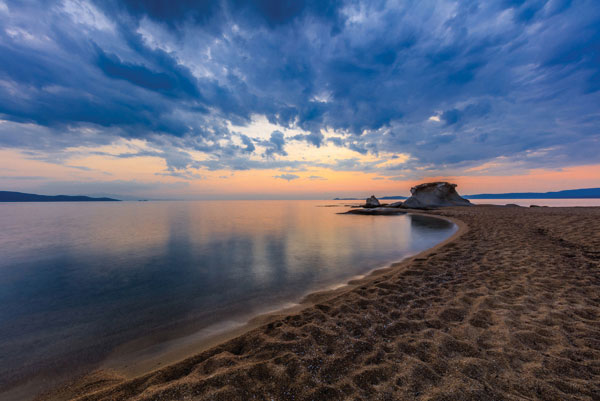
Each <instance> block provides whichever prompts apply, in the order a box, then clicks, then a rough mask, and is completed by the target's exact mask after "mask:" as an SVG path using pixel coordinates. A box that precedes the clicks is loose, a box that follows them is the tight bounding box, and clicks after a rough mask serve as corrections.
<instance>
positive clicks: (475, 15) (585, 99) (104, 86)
mask: <svg viewBox="0 0 600 401" xmlns="http://www.w3.org/2000/svg"><path fill="white" fill-rule="evenodd" d="M0 27H1V28H0V146H1V147H4V148H13V149H20V150H23V151H28V152H36V153H35V155H36V156H35V157H38V158H40V157H41V158H44V157H45V158H46V159H48V160H50V159H53V160H54V161H55V162H56V163H60V162H61V160H65V157H66V156H64V155H65V154H66V153H65V152H68V151H69V149H71V148H74V147H82V146H87V147H89V146H100V145H106V144H108V143H114V142H115V141H118V140H119V139H121V138H125V139H136V138H137V139H143V140H144V141H146V142H147V143H148V146H149V147H150V148H151V149H153V150H151V151H148V150H147V151H146V152H150V153H146V155H151V156H154V157H160V158H162V159H164V160H165V162H166V165H167V167H166V170H165V171H164V172H163V173H160V174H166V175H170V176H175V177H180V178H184V179H195V178H201V177H202V173H199V172H198V171H197V170H202V169H204V170H207V171H211V170H231V171H236V170H248V169H268V168H273V169H283V172H285V171H289V170H285V169H289V168H308V167H310V166H311V165H313V166H317V165H318V166H319V167H321V168H328V169H332V170H346V171H355V170H364V171H376V172H378V173H379V174H380V175H381V176H382V177H391V178H389V179H392V180H393V179H400V177H412V176H417V175H423V174H426V173H431V174H435V173H438V172H448V171H451V172H456V173H466V172H468V171H472V170H469V169H472V168H474V167H475V166H479V165H482V164H484V163H487V162H491V161H494V160H503V161H504V162H505V163H508V162H511V163H514V164H515V165H519V166H520V167H521V168H523V169H527V168H536V167H545V166H554V167H560V166H570V165H582V164H591V163H598V162H600V157H599V156H598V155H599V153H600V152H598V149H599V148H600V146H599V144H600V129H599V127H600V7H598V4H597V0H521V1H497V2H496V1H492V2H488V1H475V0H469V1H455V0H441V1H435V2H434V1H401V2H397V1H391V0H390V1H354V0H352V1H350V0H348V1H340V2H327V1H317V0H314V1H311V0H305V1H292V2H288V1H277V0H255V1H249V0H248V1H243V0H222V1H214V2H211V1H200V2H198V1H178V2H173V1H164V0H155V1H139V0H127V1H116V0H109V1H99V0H98V1H91V0H64V1H47V2H39V1H34V0H29V1H0ZM256 116H261V117H263V118H265V119H266V121H268V123H269V124H271V125H273V126H275V127H278V128H276V129H275V130H274V129H272V128H271V129H270V130H268V131H265V132H262V133H261V134H260V135H250V134H248V133H240V132H238V131H236V130H235V129H233V128H232V127H245V126H249V125H251V124H252V123H253V121H255V120H256ZM288 130H289V132H288ZM301 146H308V147H311V148H314V149H322V148H323V147H324V146H334V147H337V148H343V149H344V150H348V151H349V152H350V151H351V152H353V153H352V154H353V155H355V156H353V157H348V155H345V156H343V157H342V156H340V157H337V158H335V159H333V160H327V161H325V160H320V161H318V162H311V161H310V160H309V159H307V158H306V152H305V151H303V152H304V153H301V152H297V151H295V150H294V149H300V147H301ZM302 149H304V148H302ZM44 153H45V154H46V156H44V155H43V154H44ZM396 153H402V154H406V155H409V156H410V157H409V158H408V159H406V160H404V161H402V162H401V163H400V162H398V163H394V160H393V158H392V156H391V155H394V154H396ZM40 155H41V156H40ZM143 155H144V153H143V152H133V153H132V154H126V153H124V154H120V155H117V156H115V157H120V158H126V157H134V156H135V157H137V156H143ZM199 155H203V156H199ZM32 157H33V156H32ZM364 158H371V159H372V158H377V160H375V161H373V160H371V159H370V161H365V159H364ZM277 177H278V178H283V179H285V180H288V181H289V180H292V179H294V178H298V177H297V176H294V174H289V173H285V174H281V175H279V176H277ZM313 179H314V180H318V178H313Z"/></svg>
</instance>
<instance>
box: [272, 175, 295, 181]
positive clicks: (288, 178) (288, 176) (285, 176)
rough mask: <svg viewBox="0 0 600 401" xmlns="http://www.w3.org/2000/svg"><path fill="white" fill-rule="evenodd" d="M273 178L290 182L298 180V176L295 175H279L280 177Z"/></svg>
mask: <svg viewBox="0 0 600 401" xmlns="http://www.w3.org/2000/svg"><path fill="white" fill-rule="evenodd" d="M273 178H281V179H282V180H286V181H292V180H297V179H298V178H300V176H299V175H296V174H281V175H275V176H273Z"/></svg>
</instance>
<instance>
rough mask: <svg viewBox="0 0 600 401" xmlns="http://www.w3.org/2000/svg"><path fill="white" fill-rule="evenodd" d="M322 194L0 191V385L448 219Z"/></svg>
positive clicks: (367, 255)
mask: <svg viewBox="0 0 600 401" xmlns="http://www.w3.org/2000/svg"><path fill="white" fill-rule="evenodd" d="M332 203H335V202H331V201H326V202H324V201H226V202H212V201H201V202H120V203H16V204H0V227H2V229H1V230H0V389H1V388H4V389H6V388H8V387H9V386H12V385H14V384H15V383H16V382H17V381H22V380H24V379H28V378H31V377H34V376H37V377H39V376H40V375H41V376H46V375H47V376H48V377H52V376H53V375H58V374H66V375H73V374H75V373H76V372H78V371H79V370H78V369H80V368H82V367H90V366H93V365H94V364H96V363H98V362H100V361H101V360H102V359H103V358H105V357H106V356H107V355H108V354H109V353H110V352H111V351H112V350H113V349H114V348H115V347H117V346H119V345H121V344H123V343H126V342H128V341H131V340H133V339H136V338H139V337H141V336H146V335H148V333H165V334H164V335H163V336H162V337H161V338H162V339H163V340H168V339H169V338H170V336H172V334H170V333H174V332H177V329H178V328H180V327H187V328H190V327H192V328H193V329H197V330H201V329H202V328H203V327H208V326H210V325H214V324H218V323H219V322H223V321H232V320H235V319H244V318H247V317H248V316H249V315H251V314H253V313H258V312H261V311H265V310H267V309H273V308H277V307H280V306H282V305H283V304H285V303H286V302H295V301H298V300H299V299H300V298H301V297H302V296H303V295H305V294H306V293H308V292H310V291H313V290H316V289H322V288H325V287H327V286H329V285H333V284H335V283H340V282H344V281H347V280H348V279H349V278H350V277H352V276H355V275H358V274H364V273H366V272H367V271H369V270H371V269H373V268H376V267H381V266H384V265H386V264H388V263H390V262H391V261H396V260H399V259H401V258H403V257H405V256H408V255H410V254H415V253H417V252H419V251H421V250H424V249H426V248H429V247H431V246H433V245H435V244H436V243H439V242H441V241H442V240H444V239H446V238H447V237H449V236H450V235H451V234H452V233H453V232H454V231H455V230H456V227H455V226H454V225H452V224H450V223H448V222H445V221H443V220H439V219H432V218H426V217H422V216H411V215H403V216H356V215H339V214H337V213H338V212H340V211H343V210H344V209H342V208H340V207H325V206H326V205H329V206H331V204H332ZM343 203H344V202H340V204H339V205H338V206H341V204H343ZM155 337H160V336H155Z"/></svg>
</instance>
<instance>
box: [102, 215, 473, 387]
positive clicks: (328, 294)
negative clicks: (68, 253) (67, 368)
mask: <svg viewBox="0 0 600 401" xmlns="http://www.w3.org/2000/svg"><path fill="white" fill-rule="evenodd" d="M406 214H411V215H420V216H426V217H429V218H434V219H440V220H445V221H448V222H450V223H452V224H454V225H455V226H456V227H457V229H456V231H455V232H454V233H452V235H450V237H448V238H446V239H445V240H444V241H442V242H440V243H438V244H436V245H434V246H433V247H431V248H427V249H425V250H423V251H421V252H419V253H417V254H415V255H411V256H406V257H405V258H403V259H401V260H399V261H396V262H391V263H389V264H388V265H387V266H384V267H377V268H373V269H371V270H368V271H367V272H365V273H364V274H361V275H359V276H354V277H350V278H349V279H348V280H347V281H345V282H341V283H339V284H334V285H332V286H330V287H333V288H330V289H324V290H316V291H309V292H308V293H307V294H306V295H304V296H302V298H301V299H300V300H299V301H298V302H297V303H295V302H289V303H287V305H291V306H287V307H286V306H284V307H281V308H275V309H274V310H272V311H268V312H259V313H257V314H251V315H250V316H249V317H248V318H247V319H245V322H237V323H233V324H231V325H230V327H223V328H221V329H218V328H215V326H222V325H213V326H209V327H206V328H204V329H202V330H200V331H199V332H194V333H192V334H190V335H186V336H183V337H180V338H175V339H172V340H169V341H166V342H163V343H160V344H154V345H152V346H150V348H153V347H160V348H164V346H165V345H167V344H169V343H170V344H173V346H172V349H170V350H167V351H165V350H164V349H163V350H161V351H158V352H157V353H156V354H155V355H151V356H150V357H148V356H146V357H145V358H144V359H143V360H140V359H139V357H137V358H136V357H135V356H134V355H135V354H140V353H141V354H144V353H146V352H144V351H145V349H139V348H136V347H131V342H130V343H128V344H124V345H122V346H119V347H117V348H116V349H115V350H114V351H113V352H111V355H109V356H108V357H107V358H106V359H105V360H104V361H103V362H102V363H101V364H100V366H99V367H98V368H97V369H95V371H97V370H109V371H112V372H114V373H115V374H117V375H118V376H120V377H124V378H126V379H134V378H136V377H138V376H143V375H145V374H148V373H151V372H153V371H155V370H157V369H161V368H164V367H165V366H168V365H172V364H176V363H178V362H182V361H184V360H185V359H187V358H189V357H191V356H193V355H195V354H198V353H201V352H203V351H206V350H208V349H210V348H212V347H215V346H218V345H220V344H222V343H225V342H227V341H229V340H232V339H234V338H236V337H238V336H241V335H243V334H245V333H247V332H249V331H251V330H253V329H256V328H258V327H260V326H263V325H265V324H268V323H271V322H273V321H275V320H277V319H281V318H283V317H286V316H290V315H294V314H298V313H300V312H302V311H303V310H305V309H306V308H310V307H312V306H314V305H316V304H317V303H320V302H324V301H327V300H330V299H333V298H335V297H338V296H340V295H343V294H345V293H347V292H349V291H352V290H353V289H355V288H357V287H358V286H361V285H365V284H368V283H370V282H371V281H372V280H374V279H375V278H378V277H380V276H381V275H384V274H386V273H390V272H393V271H395V270H396V269H400V268H402V267H405V266H407V265H409V264H410V263H411V262H412V261H413V260H414V259H417V258H422V257H426V256H427V255H428V254H430V253H431V252H434V251H435V250H436V249H439V248H440V247H442V246H444V245H446V244H448V243H450V242H452V241H454V240H456V239H457V238H459V237H460V236H461V235H462V234H464V233H465V232H467V231H468V227H467V225H466V224H465V223H463V222H462V221H460V220H458V219H454V218H449V217H444V216H436V215H431V214H427V213H422V212H408V213H406ZM206 331H209V332H210V331H214V334H211V335H202V333H203V332H206ZM194 338H197V339H196V340H194ZM132 343H135V341H134V342H132ZM131 348H133V349H134V351H133V353H132V352H131ZM121 352H123V353H125V354H128V355H127V356H126V357H125V358H120V357H118V356H117V355H118V354H119V353H121ZM132 354H133V355H132Z"/></svg>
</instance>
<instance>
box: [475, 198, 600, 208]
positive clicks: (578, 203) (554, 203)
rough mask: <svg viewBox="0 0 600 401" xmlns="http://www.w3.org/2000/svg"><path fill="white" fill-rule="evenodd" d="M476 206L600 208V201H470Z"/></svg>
mask: <svg viewBox="0 0 600 401" xmlns="http://www.w3.org/2000/svg"><path fill="white" fill-rule="evenodd" d="M469 200H470V201H471V203H474V204H476V205H508V204H514V205H519V206H525V207H529V206H530V205H537V206H550V207H579V206H581V207H587V206H600V199H469Z"/></svg>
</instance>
